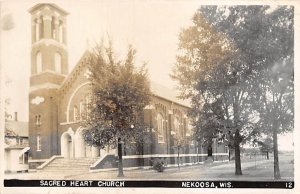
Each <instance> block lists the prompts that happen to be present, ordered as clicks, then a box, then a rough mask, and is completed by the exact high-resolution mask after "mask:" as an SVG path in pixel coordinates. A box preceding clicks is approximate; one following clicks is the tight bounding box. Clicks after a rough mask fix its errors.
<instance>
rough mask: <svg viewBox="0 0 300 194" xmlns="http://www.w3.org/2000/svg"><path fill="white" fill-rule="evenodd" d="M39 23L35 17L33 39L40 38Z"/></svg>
mask: <svg viewBox="0 0 300 194" xmlns="http://www.w3.org/2000/svg"><path fill="white" fill-rule="evenodd" d="M39 28H40V24H39V23H38V19H35V41H38V40H40V30H39Z"/></svg>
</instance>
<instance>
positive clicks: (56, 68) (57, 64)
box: [54, 52, 61, 73]
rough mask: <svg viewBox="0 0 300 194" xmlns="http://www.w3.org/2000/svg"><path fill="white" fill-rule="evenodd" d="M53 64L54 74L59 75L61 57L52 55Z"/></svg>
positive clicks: (56, 54)
mask: <svg viewBox="0 0 300 194" xmlns="http://www.w3.org/2000/svg"><path fill="white" fill-rule="evenodd" d="M54 60H55V61H54V63H55V72H57V73H61V55H60V53H58V52H56V53H55V55H54Z"/></svg>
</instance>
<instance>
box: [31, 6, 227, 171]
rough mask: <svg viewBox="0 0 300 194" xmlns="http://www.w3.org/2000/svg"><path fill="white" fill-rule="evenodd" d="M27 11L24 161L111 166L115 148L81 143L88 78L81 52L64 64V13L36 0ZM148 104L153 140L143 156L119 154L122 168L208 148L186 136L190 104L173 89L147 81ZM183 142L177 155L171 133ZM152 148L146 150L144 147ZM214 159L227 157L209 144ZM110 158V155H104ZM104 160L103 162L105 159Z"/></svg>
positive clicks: (186, 157)
mask: <svg viewBox="0 0 300 194" xmlns="http://www.w3.org/2000/svg"><path fill="white" fill-rule="evenodd" d="M29 12H30V14H31V23H32V27H31V33H32V37H31V39H32V47H31V75H30V92H29V143H30V153H29V158H30V159H29V164H30V168H36V167H38V166H43V165H44V166H45V164H49V163H50V162H53V161H54V160H55V159H56V158H67V159H76V158H79V159H80V158H82V159H84V158H95V160H94V162H95V163H93V165H92V166H91V169H97V168H100V169H101V168H104V167H105V165H107V161H110V162H111V164H110V165H108V166H109V167H114V166H115V164H114V158H115V155H116V151H115V150H114V149H109V148H107V149H102V150H99V149H98V148H97V147H91V146H88V145H86V143H85V141H84V139H83V136H82V132H83V127H82V117H81V115H82V114H83V113H84V112H85V111H86V110H85V109H86V104H87V103H89V100H90V96H91V87H90V86H91V82H90V81H89V79H88V77H89V71H88V70H87V55H88V52H85V53H84V54H83V55H82V57H81V59H80V60H79V61H78V63H77V64H76V65H75V67H74V69H72V70H71V71H70V70H69V68H68V50H67V36H66V35H67V33H66V29H67V27H66V25H67V15H68V12H66V11H65V10H63V9H62V8H60V7H58V6H56V5H54V4H37V5H35V6H34V7H32V8H31V9H30V10H29ZM151 91H152V93H153V94H152V96H151V104H149V105H148V106H147V107H145V109H144V115H145V119H144V120H145V122H146V124H147V125H149V127H150V128H151V129H153V130H151V131H152V133H153V134H152V136H151V137H152V142H153V143H152V144H151V145H144V147H145V148H144V152H143V155H135V154H134V152H127V153H130V154H128V155H125V156H124V161H125V162H124V167H134V166H141V165H142V166H151V161H153V159H154V158H163V159H165V160H166V161H167V163H168V164H169V165H176V164H179V160H180V164H182V165H184V164H193V163H199V162H203V161H204V160H205V158H206V157H207V149H205V148H204V147H203V146H201V144H199V143H196V142H194V141H192V140H191V135H192V129H191V127H190V124H189V122H190V121H189V118H188V117H187V111H188V110H189V104H188V103H187V102H185V101H182V100H180V99H178V98H176V94H174V92H173V91H171V90H169V89H168V88H165V87H164V86H161V85H160V84H155V83H152V84H151ZM176 135H177V136H178V135H181V137H182V138H183V139H184V140H185V145H184V147H182V148H181V149H180V151H179V152H180V157H181V158H180V159H179V157H178V153H177V151H176V150H177V149H176V142H175V136H176ZM149 147H151V149H149ZM212 151H213V156H214V157H215V159H216V160H227V159H228V149H227V147H226V146H224V145H223V144H218V143H217V142H215V143H214V144H213V148H212ZM109 158H111V160H109ZM103 161H106V163H104V162H103Z"/></svg>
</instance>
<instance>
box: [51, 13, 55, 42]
mask: <svg viewBox="0 0 300 194" xmlns="http://www.w3.org/2000/svg"><path fill="white" fill-rule="evenodd" d="M51 36H52V38H53V39H54V40H55V39H56V29H55V17H54V16H52V20H51Z"/></svg>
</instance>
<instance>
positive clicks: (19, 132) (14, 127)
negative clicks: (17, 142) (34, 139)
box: [5, 120, 29, 137]
mask: <svg viewBox="0 0 300 194" xmlns="http://www.w3.org/2000/svg"><path fill="white" fill-rule="evenodd" d="M5 128H8V129H10V130H11V131H13V132H14V133H15V135H16V136H20V137H28V128H29V126H28V122H24V121H10V120H8V121H6V122H5Z"/></svg>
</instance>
